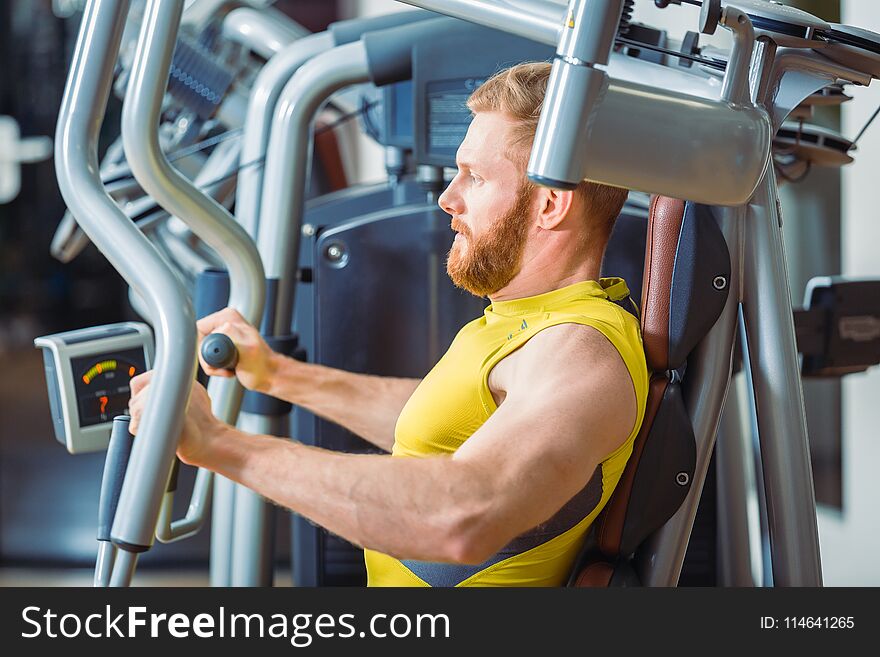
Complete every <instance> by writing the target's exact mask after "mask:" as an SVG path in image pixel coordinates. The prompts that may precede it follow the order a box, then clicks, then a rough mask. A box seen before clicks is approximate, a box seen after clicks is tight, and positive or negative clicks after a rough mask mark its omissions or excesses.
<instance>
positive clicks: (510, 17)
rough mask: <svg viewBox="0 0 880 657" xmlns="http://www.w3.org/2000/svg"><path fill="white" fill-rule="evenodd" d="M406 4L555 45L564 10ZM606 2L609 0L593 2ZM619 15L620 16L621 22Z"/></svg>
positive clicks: (486, 1) (496, 0)
mask: <svg viewBox="0 0 880 657" xmlns="http://www.w3.org/2000/svg"><path fill="white" fill-rule="evenodd" d="M400 1H401V2H403V3H404V4H407V5H413V6H414V7H422V8H423V9H430V10H431V11H436V12H437V13H438V14H445V15H446V16H452V17H454V18H461V19H462V20H466V21H470V22H471V23H477V24H478V25H485V26H486V27H493V28H495V29H498V30H503V31H505V32H509V33H510V34H516V35H517V36H521V37H525V38H527V39H532V40H534V41H538V42H540V43H547V44H550V45H554V46H555V45H556V44H557V42H558V41H559V33H560V31H561V30H562V27H563V22H562V19H563V17H564V16H565V11H566V10H565V7H563V6H562V5H557V4H554V3H551V2H545V1H542V0H537V1H534V2H529V1H528V0H517V2H516V4H515V5H514V3H512V2H504V1H503V0H400ZM595 1H599V2H605V1H606V0H594V2H595ZM614 1H617V0H614ZM619 17H620V13H618V19H619Z"/></svg>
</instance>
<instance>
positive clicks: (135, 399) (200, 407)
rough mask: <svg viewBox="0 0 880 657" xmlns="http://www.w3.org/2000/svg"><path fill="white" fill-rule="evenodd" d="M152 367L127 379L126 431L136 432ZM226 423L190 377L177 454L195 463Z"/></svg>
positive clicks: (199, 460)
mask: <svg viewBox="0 0 880 657" xmlns="http://www.w3.org/2000/svg"><path fill="white" fill-rule="evenodd" d="M152 377H153V371H152V370H150V371H149V372H144V373H143V374H140V375H138V376H136V377H134V378H133V379H132V380H131V401H130V402H129V403H128V412H129V414H130V415H131V425H130V426H129V431H131V433H132V434H134V435H137V432H138V429H139V428H140V423H141V418H142V416H143V412H144V408H146V405H147V399H148V397H149V394H150V380H151V379H152ZM225 428H226V425H225V424H223V423H222V422H221V421H220V420H218V419H217V418H216V417H214V414H213V413H212V412H211V398H210V397H208V391H207V390H205V388H204V387H203V386H202V385H201V384H200V383H199V382H197V381H193V387H192V392H191V393H190V396H189V403H188V404H187V407H186V414H185V415H184V420H183V431H182V432H181V434H180V443H179V444H178V446H177V456H178V457H180V460H181V461H183V462H184V463H186V464H188V465H199V463H200V462H201V460H202V458H203V455H204V454H205V453H206V451H208V449H209V447H208V443H209V441H210V439H211V437H212V436H216V435H217V434H218V433H220V432H221V431H222V430H223V429H225Z"/></svg>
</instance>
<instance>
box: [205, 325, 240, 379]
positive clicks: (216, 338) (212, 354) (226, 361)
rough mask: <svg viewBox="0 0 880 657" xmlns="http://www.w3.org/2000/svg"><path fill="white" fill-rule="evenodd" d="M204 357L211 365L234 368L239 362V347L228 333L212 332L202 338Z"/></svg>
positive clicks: (227, 368) (224, 368) (219, 367)
mask: <svg viewBox="0 0 880 657" xmlns="http://www.w3.org/2000/svg"><path fill="white" fill-rule="evenodd" d="M202 359H203V360H204V361H205V362H206V363H207V364H208V365H210V366H211V367H216V368H217V369H221V370H234V369H235V366H236V365H237V364H238V349H236V348H235V343H234V342H233V341H232V340H231V339H230V337H229V336H228V335H224V334H223V333H211V334H210V335H207V336H205V339H204V340H202Z"/></svg>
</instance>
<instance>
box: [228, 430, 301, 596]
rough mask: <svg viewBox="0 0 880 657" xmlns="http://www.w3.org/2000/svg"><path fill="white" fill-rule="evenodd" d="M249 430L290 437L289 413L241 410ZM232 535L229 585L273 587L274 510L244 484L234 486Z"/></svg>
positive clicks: (249, 431) (256, 432)
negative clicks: (244, 411) (268, 413)
mask: <svg viewBox="0 0 880 657" xmlns="http://www.w3.org/2000/svg"><path fill="white" fill-rule="evenodd" d="M238 426H239V428H240V429H241V430H242V431H247V432H248V433H254V434H260V435H269V436H287V435H289V432H290V430H289V415H282V416H265V415H255V414H253V413H242V414H241V417H240V418H239V421H238ZM234 489H235V504H234V509H235V511H234V519H233V525H234V527H235V531H234V532H233V533H232V534H231V537H230V541H231V548H232V557H231V560H230V566H229V572H230V579H229V581H228V582H227V585H228V586H272V580H273V572H274V571H273V557H274V544H273V541H272V537H273V536H274V520H275V510H274V508H273V507H272V505H271V504H268V503H267V502H266V500H264V499H263V497H262V496H261V495H259V494H257V493H255V492H254V491H252V490H251V489H249V488H246V487H244V486H235V488H234Z"/></svg>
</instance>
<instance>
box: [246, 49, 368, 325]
mask: <svg viewBox="0 0 880 657" xmlns="http://www.w3.org/2000/svg"><path fill="white" fill-rule="evenodd" d="M368 79H369V68H368V66H367V56H366V51H365V50H364V47H363V44H362V43H361V42H356V43H350V44H347V45H344V46H340V47H338V48H334V49H333V50H330V51H327V52H325V53H322V54H320V55H318V56H316V57H314V58H313V59H312V60H311V61H309V62H308V63H307V64H305V65H303V66H302V67H301V68H300V69H299V70H298V71H297V72H296V74H295V75H294V76H293V79H291V80H290V82H288V83H287V84H286V85H285V87H284V90H283V91H282V92H281V97H280V98H279V99H278V103H277V105H276V108H275V116H274V119H273V121H272V132H271V138H270V139H269V148H268V152H267V153H266V166H265V174H264V176H265V178H264V183H263V196H262V202H261V207H260V231H259V238H258V245H259V248H260V253H261V254H262V256H263V263H264V266H265V268H266V276H268V277H269V278H277V279H278V280H279V285H278V305H277V307H276V309H275V326H274V327H272V330H273V334H275V335H284V334H287V333H288V332H289V331H290V317H291V314H292V310H293V298H294V285H295V276H294V272H295V266H296V262H297V260H298V256H299V237H300V226H301V224H302V217H303V213H304V211H305V190H306V183H307V181H308V176H309V163H310V162H311V142H312V140H311V126H312V119H313V118H314V115H315V112H317V111H318V108H319V107H320V106H321V104H322V103H323V102H324V101H325V100H326V99H327V98H328V97H329V96H330V94H332V93H333V92H334V91H336V90H337V89H341V88H342V87H346V86H348V85H351V84H356V83H358V82H366V81H367V80H368Z"/></svg>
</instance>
